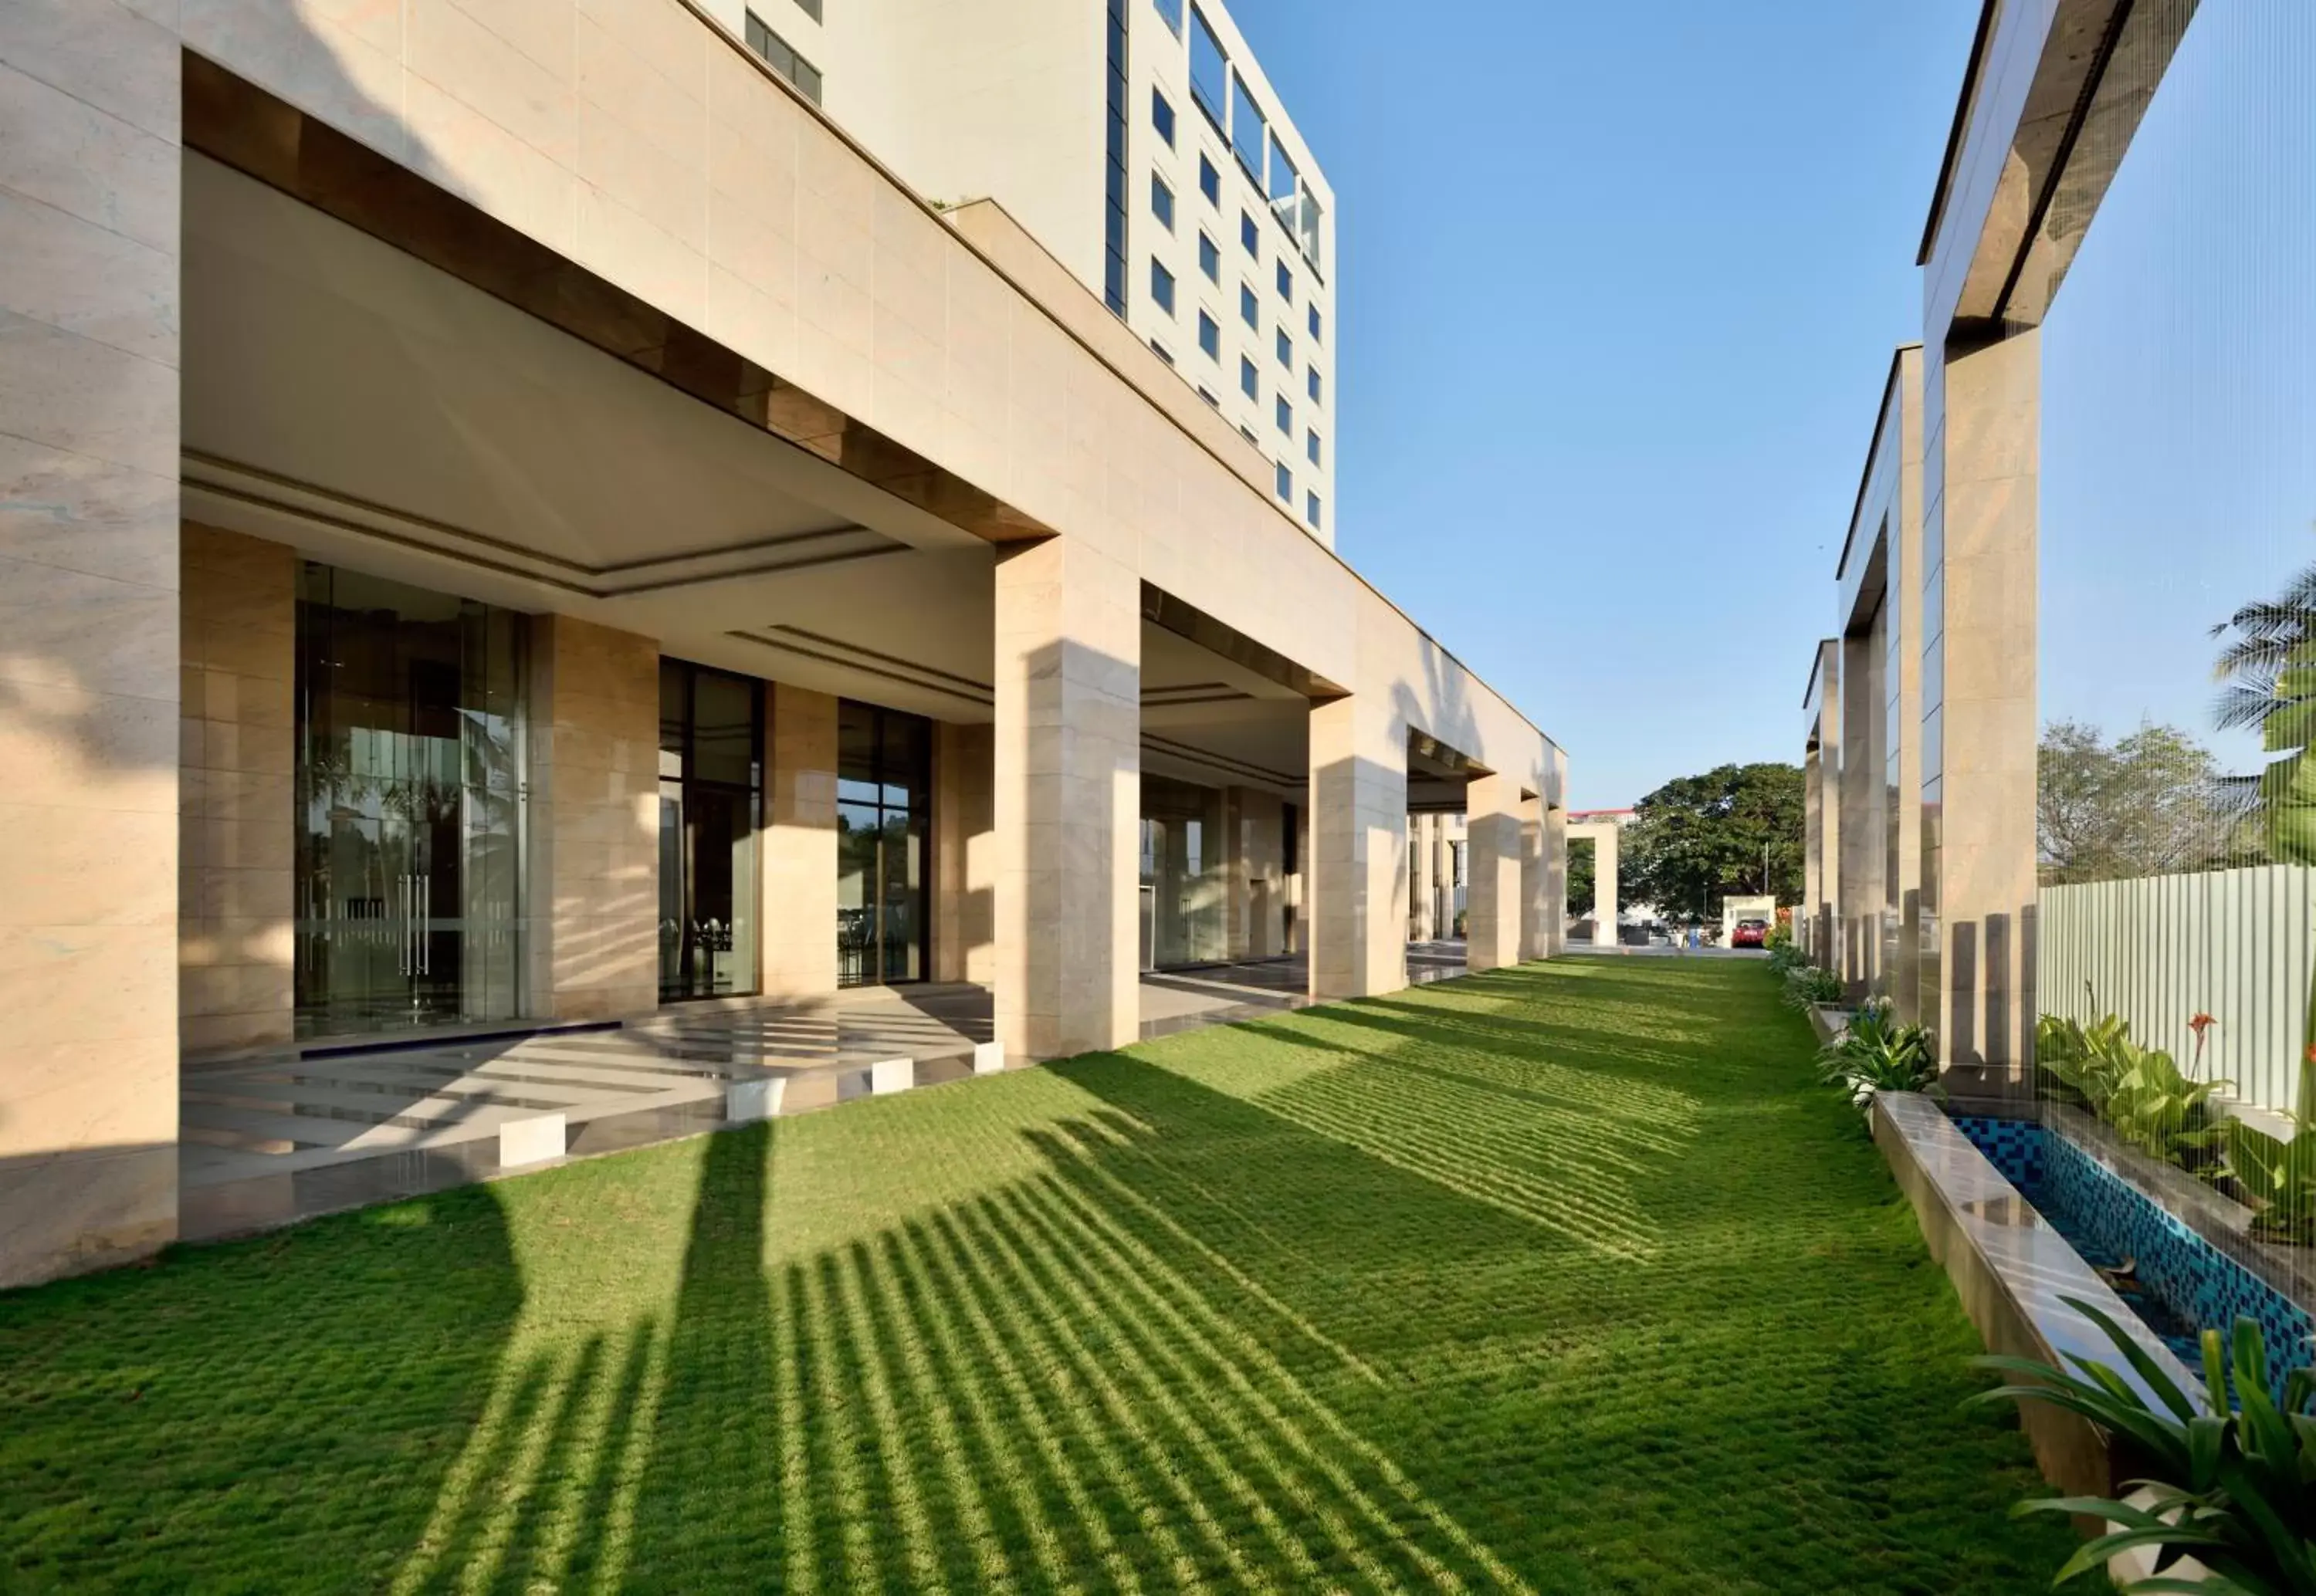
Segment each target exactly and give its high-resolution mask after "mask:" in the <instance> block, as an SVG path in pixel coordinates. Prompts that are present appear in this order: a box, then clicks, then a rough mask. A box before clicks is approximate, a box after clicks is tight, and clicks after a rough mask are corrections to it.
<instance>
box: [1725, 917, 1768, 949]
mask: <svg viewBox="0 0 2316 1596" xmlns="http://www.w3.org/2000/svg"><path fill="white" fill-rule="evenodd" d="M1768 942H1769V922H1768V921H1767V920H1740V921H1738V922H1737V928H1736V929H1735V930H1734V931H1732V932H1731V933H1730V934H1729V945H1730V946H1731V947H1733V948H1757V947H1766V946H1768Z"/></svg>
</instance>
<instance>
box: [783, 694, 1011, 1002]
mask: <svg viewBox="0 0 2316 1596" xmlns="http://www.w3.org/2000/svg"><path fill="white" fill-rule="evenodd" d="M933 730H934V735H935V742H934V748H933V779H934V786H933V869H934V876H935V880H936V882H938V886H937V888H936V891H935V908H934V918H933V976H934V979H935V980H945V981H973V982H975V983H977V984H980V985H984V986H985V985H987V984H988V983H989V981H990V980H991V979H992V978H993V974H994V972H995V970H996V963H997V901H996V900H997V815H996V810H995V808H994V802H995V795H994V793H993V788H992V785H991V784H992V782H993V780H994V771H993V767H992V760H993V758H994V757H995V753H996V746H997V745H996V738H995V734H994V732H993V729H992V728H991V727H989V726H986V725H980V726H959V725H956V724H953V723H949V722H947V721H944V722H942V723H940V724H939V725H937V726H936V727H934V729H933ZM831 792H832V802H833V788H832V789H831ZM832 814H833V810H832ZM827 875H828V879H829V882H830V886H829V891H830V893H831V901H832V902H833V894H834V891H835V884H834V883H835V879H836V862H835V855H834V853H833V849H832V851H831V853H830V856H829V867H828V871H827ZM823 940H824V941H828V940H830V938H823ZM831 956H832V957H833V954H832V955H831Z"/></svg>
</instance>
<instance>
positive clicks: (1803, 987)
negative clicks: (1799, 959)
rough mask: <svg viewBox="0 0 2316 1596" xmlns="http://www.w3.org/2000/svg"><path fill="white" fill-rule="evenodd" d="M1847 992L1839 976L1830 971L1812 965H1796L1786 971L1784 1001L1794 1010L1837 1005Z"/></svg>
mask: <svg viewBox="0 0 2316 1596" xmlns="http://www.w3.org/2000/svg"><path fill="white" fill-rule="evenodd" d="M1847 990H1848V989H1846V988H1845V987H1843V985H1842V984H1841V978H1840V977H1839V976H1838V975H1836V974H1834V972H1833V971H1831V970H1820V969H1819V968H1818V967H1817V966H1816V965H1814V964H1796V965H1795V966H1794V967H1793V968H1792V969H1791V970H1788V971H1786V1002H1788V1003H1790V1004H1792V1005H1793V1006H1795V1008H1804V1009H1805V1008H1810V1007H1813V1006H1816V1005H1818V1004H1821V1003H1839V1002H1840V1001H1841V999H1842V998H1843V997H1844V996H1845V994H1846V993H1847Z"/></svg>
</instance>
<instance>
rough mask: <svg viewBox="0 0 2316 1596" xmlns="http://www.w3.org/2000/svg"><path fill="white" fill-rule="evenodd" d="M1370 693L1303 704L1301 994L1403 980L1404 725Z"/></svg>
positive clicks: (1340, 994)
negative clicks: (1306, 741) (1304, 968)
mask: <svg viewBox="0 0 2316 1596" xmlns="http://www.w3.org/2000/svg"><path fill="white" fill-rule="evenodd" d="M1371 698H1372V696H1371V695H1370V696H1360V695H1358V694H1352V695H1350V696H1346V697H1342V698H1337V699H1333V700H1331V701H1329V702H1327V703H1324V704H1314V705H1312V706H1311V812H1310V814H1309V816H1308V817H1307V818H1306V823H1305V830H1306V832H1307V833H1308V836H1309V839H1310V840H1309V844H1308V847H1309V849H1310V853H1309V868H1308V873H1307V874H1306V875H1305V889H1304V894H1303V898H1304V911H1305V916H1306V917H1307V920H1308V925H1309V933H1308V935H1309V939H1310V943H1309V945H1310V950H1311V996H1312V997H1314V998H1364V997H1366V996H1367V995H1368V994H1370V993H1375V992H1395V991H1397V990H1398V989H1400V988H1402V987H1403V986H1405V985H1406V984H1407V904H1406V901H1405V900H1404V897H1403V894H1404V892H1405V891H1406V885H1407V862H1406V853H1407V725H1406V723H1405V722H1404V721H1402V720H1401V719H1399V717H1398V716H1396V715H1394V714H1393V713H1392V712H1391V710H1390V708H1389V706H1388V705H1382V704H1377V703H1374V702H1371V701H1370V700H1371Z"/></svg>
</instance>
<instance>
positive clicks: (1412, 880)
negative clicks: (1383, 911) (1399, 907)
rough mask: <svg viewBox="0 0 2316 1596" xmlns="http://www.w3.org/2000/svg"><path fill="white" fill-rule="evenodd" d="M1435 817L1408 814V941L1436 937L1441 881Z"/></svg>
mask: <svg viewBox="0 0 2316 1596" xmlns="http://www.w3.org/2000/svg"><path fill="white" fill-rule="evenodd" d="M1436 830H1437V827H1436V824H1435V822H1434V820H1433V817H1432V816H1430V815H1428V814H1412V815H1409V816H1408V817H1407V940H1408V941H1410V942H1429V941H1430V940H1431V937H1432V935H1433V933H1432V929H1431V918H1432V916H1431V896H1432V891H1433V889H1434V887H1435V886H1436V885H1437V884H1438V882H1439V868H1438V861H1437V859H1436V857H1435V855H1434V850H1435V849H1437V848H1438V847H1439V842H1438V840H1437V838H1436V836H1435V832H1436Z"/></svg>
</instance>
